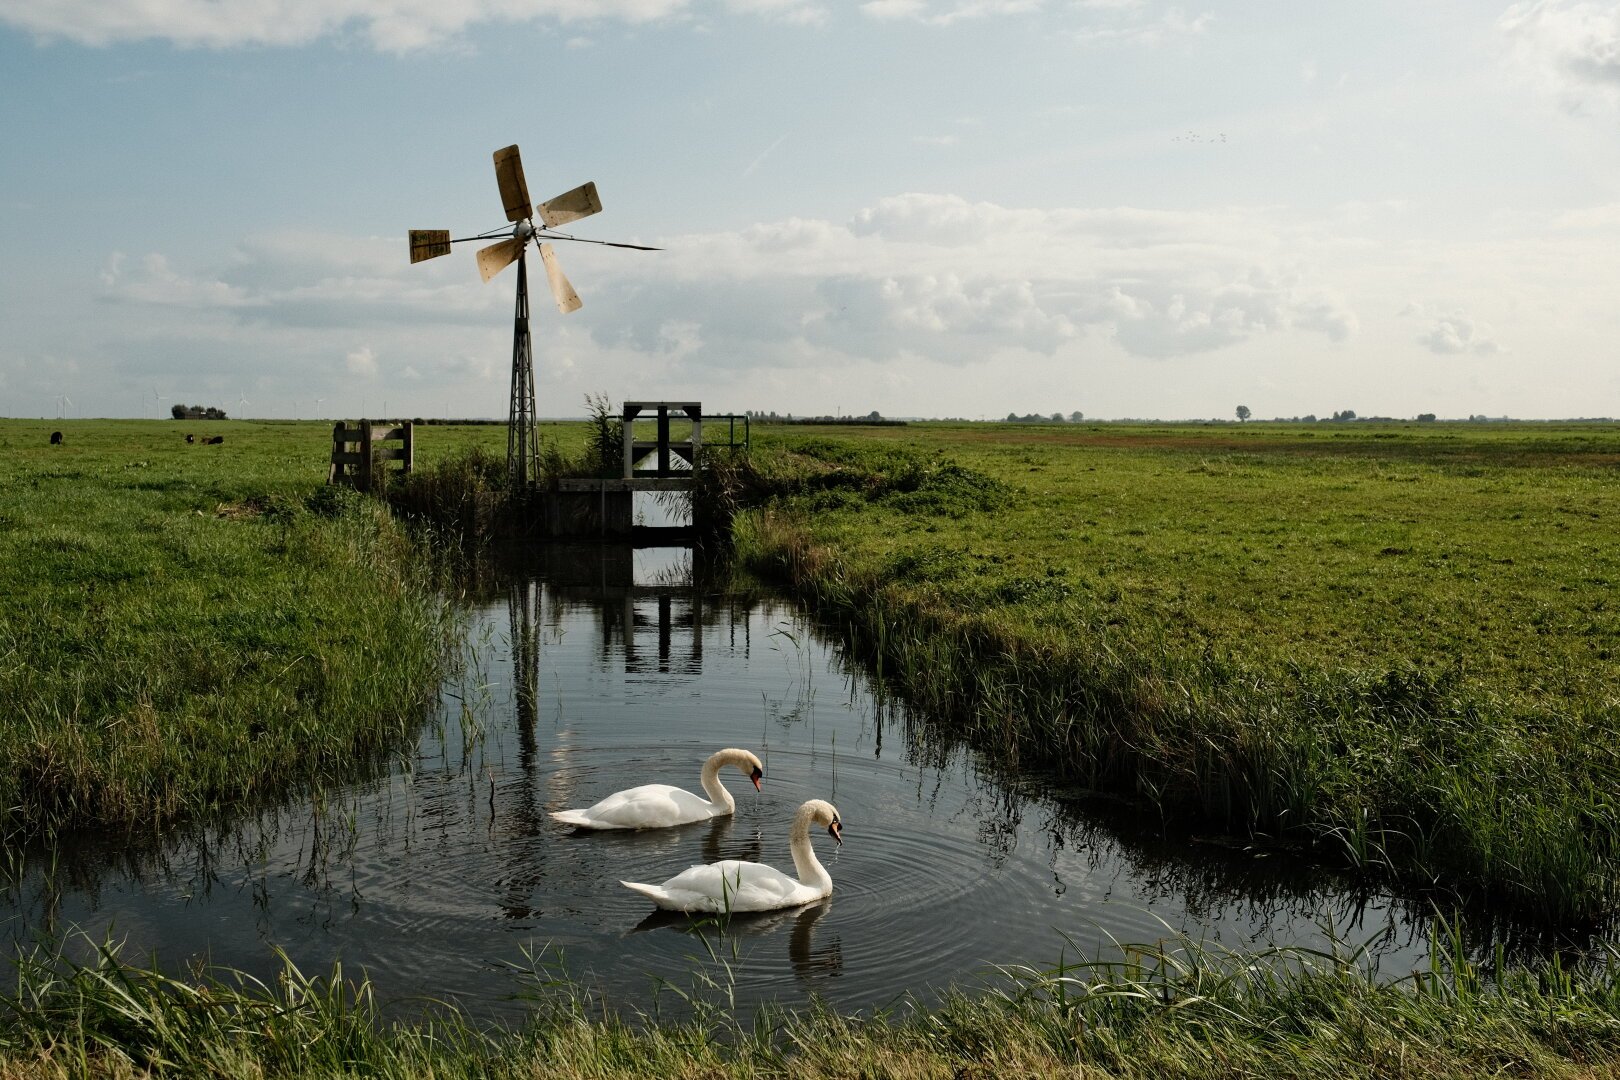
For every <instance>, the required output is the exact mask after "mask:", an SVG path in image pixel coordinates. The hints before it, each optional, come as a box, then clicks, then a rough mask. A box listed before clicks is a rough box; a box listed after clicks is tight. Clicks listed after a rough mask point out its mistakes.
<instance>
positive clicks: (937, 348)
mask: <svg viewBox="0 0 1620 1080" xmlns="http://www.w3.org/2000/svg"><path fill="white" fill-rule="evenodd" d="M662 244H663V246H665V247H667V248H668V249H670V250H669V251H668V252H667V253H666V254H663V255H658V256H653V257H651V258H634V259H625V258H614V257H606V258H604V257H603V256H602V255H601V253H599V252H595V251H592V253H591V255H590V256H589V259H590V261H589V262H588V263H586V264H585V265H584V267H581V266H578V265H576V264H575V262H574V261H573V260H572V259H568V257H567V256H565V259H566V260H567V261H569V263H570V276H571V277H572V278H573V280H574V283H575V285H576V287H577V288H579V289H580V292H581V295H582V296H583V297H584V298H585V302H586V307H585V309H584V310H583V311H582V312H581V313H580V314H579V315H577V316H570V317H569V319H568V320H567V321H566V325H567V326H568V327H570V328H571V332H573V333H584V334H585V335H586V336H587V338H588V339H589V340H591V341H594V342H595V343H596V344H597V345H598V346H599V347H601V348H607V349H619V350H629V351H630V352H633V353H639V354H642V355H646V356H649V357H656V358H658V359H659V360H660V361H661V362H673V363H679V364H686V365H701V366H709V367H714V366H719V367H729V366H735V365H739V364H757V363H761V362H769V361H770V358H771V357H778V358H780V357H788V356H803V355H805V354H806V352H807V351H808V352H814V353H817V354H818V355H823V354H824V355H825V358H826V359H827V360H828V361H829V362H832V363H835V364H836V363H841V362H848V361H852V360H857V359H858V360H862V361H878V362H883V361H891V360H894V359H896V358H900V357H906V356H926V357H929V358H931V359H933V360H935V361H937V362H941V363H947V364H967V363H972V362H975V361H977V360H980V359H982V358H983V357H984V356H985V355H986V354H987V353H988V352H989V351H990V350H992V349H995V348H1013V349H1019V350H1023V351H1024V352H1026V353H1029V354H1034V355H1043V356H1051V355H1053V354H1055V353H1056V352H1057V351H1058V350H1060V349H1062V348H1064V347H1065V346H1066V345H1067V344H1068V343H1071V342H1074V341H1076V340H1079V339H1082V338H1086V337H1088V336H1089V337H1093V338H1096V339H1099V340H1108V341H1112V342H1114V343H1115V344H1117V345H1118V346H1119V347H1120V348H1122V349H1123V350H1125V351H1126V352H1127V353H1130V354H1134V355H1136V356H1141V357H1151V358H1165V357H1175V356H1191V355H1196V354H1200V353H1205V352H1210V351H1212V350H1217V349H1221V348H1225V347H1228V346H1232V345H1237V344H1240V343H1243V342H1246V341H1251V340H1254V339H1257V338H1261V337H1264V336H1267V335H1272V334H1278V333H1285V332H1305V333H1311V334H1317V335H1321V336H1322V337H1324V338H1326V339H1327V340H1328V341H1332V342H1340V341H1344V340H1346V339H1347V338H1348V337H1350V336H1351V335H1352V334H1353V333H1354V332H1355V330H1356V328H1357V325H1358V321H1357V317H1356V315H1355V313H1354V312H1353V310H1352V309H1351V308H1350V306H1349V304H1348V303H1347V302H1346V301H1345V300H1343V299H1342V298H1341V297H1340V296H1339V294H1338V293H1337V292H1335V291H1334V290H1333V289H1332V288H1330V287H1329V286H1328V285H1327V284H1326V283H1324V282H1322V281H1318V280H1313V278H1312V275H1311V273H1310V272H1308V271H1306V270H1302V269H1300V267H1299V266H1298V265H1297V258H1298V255H1297V252H1298V251H1299V250H1301V249H1305V248H1308V247H1309V240H1308V238H1303V237H1301V236H1299V235H1296V234H1295V231H1294V230H1292V229H1291V228H1290V227H1287V226H1285V225H1282V224H1280V223H1278V222H1277V221H1273V220H1270V219H1268V217H1267V215H1266V214H1265V213H1264V212H1260V211H1251V210H1242V209H1237V210H1230V211H1219V212H1210V213H1177V212H1164V211H1150V210H1141V209H1136V208H1130V207H1122V208H1104V209H1085V208H1058V209H1033V208H1009V207H1003V206H998V205H996V204H993V203H984V202H979V203H974V202H969V201H968V200H965V199H962V198H959V197H957V196H953V195H940V194H930V193H915V194H909V195H900V196H894V197H892V198H886V199H881V200H879V201H877V202H876V203H874V204H873V205H871V206H869V207H866V208H864V209H862V210H861V211H859V212H858V213H856V214H855V215H854V216H853V217H852V219H851V220H850V221H849V222H848V223H846V224H838V223H835V222H829V221H823V220H815V219H805V218H789V219H785V220H781V221H775V222H767V223H760V224H756V225H753V226H749V227H747V228H744V229H741V230H738V231H735V232H722V233H707V234H696V235H688V236H680V237H671V238H665V239H664V240H663V241H662ZM399 248H400V244H399V243H397V242H395V241H392V240H379V239H367V240H355V239H350V238H343V237H331V236H312V235H279V236H262V237H252V238H249V239H247V240H244V241H243V242H242V243H241V244H240V245H239V246H238V247H237V248H236V249H235V251H234V252H233V253H232V255H231V257H230V259H229V260H228V262H227V264H226V265H225V266H223V267H221V268H219V269H218V270H216V271H214V272H211V273H199V274H196V275H194V276H192V277H187V276H184V275H181V274H178V273H175V272H174V271H173V270H172V269H171V268H170V267H169V266H168V264H167V263H166V262H165V261H164V260H163V259H162V258H161V257H159V256H150V257H148V258H147V259H145V260H141V261H139V262H138V263H136V264H135V265H134V266H133V267H131V266H130V265H128V261H127V260H123V259H117V260H114V261H113V262H111V263H109V270H108V272H107V275H106V278H105V284H106V292H105V293H104V296H105V297H106V298H108V299H113V300H117V301H120V302H124V303H129V304H144V305H148V306H158V305H163V306H168V307H189V308H191V309H193V310H195V311H196V312H197V313H198V314H199V316H203V315H206V316H208V317H210V318H213V319H214V320H216V321H220V320H222V321H223V323H226V324H232V323H234V324H237V325H246V324H249V323H251V324H252V325H255V326H264V327H275V328H281V329H284V330H289V331H291V330H297V331H304V330H308V331H312V332H327V333H334V334H343V335H357V334H365V335H367V337H369V338H370V339H371V340H373V341H375V340H377V335H379V334H382V333H385V332H388V331H389V330H390V329H396V330H397V328H400V327H418V328H428V327H432V326H434V325H443V326H446V327H450V326H454V327H460V328H463V329H464V330H466V331H469V332H480V333H482V332H490V328H491V327H496V326H497V325H498V324H499V323H500V322H501V320H500V317H499V314H498V313H499V312H500V311H502V310H504V309H505V308H506V307H507V306H508V305H510V303H511V295H512V294H511V275H507V276H506V277H504V278H499V279H497V281H496V282H495V283H494V284H491V285H488V286H484V285H481V284H480V283H479V282H478V280H477V277H476V275H475V274H473V273H472V272H471V267H470V265H468V264H469V262H470V260H469V259H468V258H467V257H465V256H464V255H458V256H453V257H451V258H446V259H442V260H437V261H435V262H434V263H432V264H424V265H419V266H408V265H406V263H405V260H404V258H403V253H402V252H401V251H400V250H399ZM569 254H570V255H574V254H576V253H569ZM577 255H578V256H579V257H580V258H586V256H585V254H584V253H583V252H579V253H577ZM598 311H602V312H612V313H613V315H612V317H611V318H608V317H605V316H604V317H602V318H600V319H599V318H598V316H597V312H598ZM540 317H542V318H549V314H548V313H545V312H542V313H541V314H540ZM350 340H353V337H352V336H350ZM368 348H369V347H368ZM405 362H415V363H417V365H418V369H419V370H427V361H426V358H424V357H416V356H403V357H402V363H405ZM348 364H349V369H350V370H351V371H352V372H353V373H355V374H360V375H370V374H373V373H375V371H376V361H375V356H374V354H372V353H371V352H369V351H361V352H357V353H350V354H349V357H348Z"/></svg>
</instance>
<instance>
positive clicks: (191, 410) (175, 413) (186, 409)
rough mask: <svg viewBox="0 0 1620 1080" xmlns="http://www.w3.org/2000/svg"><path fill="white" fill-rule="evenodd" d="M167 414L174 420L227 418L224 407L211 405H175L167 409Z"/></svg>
mask: <svg viewBox="0 0 1620 1080" xmlns="http://www.w3.org/2000/svg"><path fill="white" fill-rule="evenodd" d="M169 415H170V416H172V417H174V418H175V419H176V420H228V419H230V417H228V416H226V415H225V410H224V409H218V408H215V407H214V406H212V405H208V406H203V405H175V406H174V407H172V408H171V409H169Z"/></svg>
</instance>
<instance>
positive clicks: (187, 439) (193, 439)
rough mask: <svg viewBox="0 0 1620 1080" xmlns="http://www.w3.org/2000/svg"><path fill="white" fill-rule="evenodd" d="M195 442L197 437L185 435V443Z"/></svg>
mask: <svg viewBox="0 0 1620 1080" xmlns="http://www.w3.org/2000/svg"><path fill="white" fill-rule="evenodd" d="M196 441H197V436H195V435H187V436H186V442H187V443H194V442H196Z"/></svg>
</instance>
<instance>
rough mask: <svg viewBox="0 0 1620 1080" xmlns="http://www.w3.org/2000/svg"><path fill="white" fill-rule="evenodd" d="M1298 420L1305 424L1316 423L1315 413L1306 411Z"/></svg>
mask: <svg viewBox="0 0 1620 1080" xmlns="http://www.w3.org/2000/svg"><path fill="white" fill-rule="evenodd" d="M1300 420H1301V421H1303V422H1304V423H1307V424H1314V423H1316V414H1315V413H1306V414H1305V415H1304V416H1302V417H1300Z"/></svg>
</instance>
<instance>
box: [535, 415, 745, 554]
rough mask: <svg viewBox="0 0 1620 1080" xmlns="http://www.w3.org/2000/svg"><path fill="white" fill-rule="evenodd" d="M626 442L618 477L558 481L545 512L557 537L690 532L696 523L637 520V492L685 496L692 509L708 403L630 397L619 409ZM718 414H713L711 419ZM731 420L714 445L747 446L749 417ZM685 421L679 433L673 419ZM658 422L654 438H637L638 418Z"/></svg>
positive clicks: (644, 537)
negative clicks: (654, 523)
mask: <svg viewBox="0 0 1620 1080" xmlns="http://www.w3.org/2000/svg"><path fill="white" fill-rule="evenodd" d="M619 419H620V428H621V437H622V443H623V458H622V469H621V472H620V475H618V476H613V477H585V478H568V479H563V480H559V481H558V482H557V489H556V491H555V492H553V493H550V497H549V499H548V500H547V506H546V511H545V517H546V520H545V532H546V534H547V535H549V536H552V537H557V538H572V539H590V538H605V539H616V540H625V539H628V540H632V541H636V540H646V541H649V542H651V541H655V540H659V539H669V538H676V537H679V536H680V535H682V534H685V535H690V534H691V533H692V531H693V528H694V526H695V524H696V523H695V522H694V523H690V524H688V525H686V526H662V527H656V526H655V527H645V526H640V525H638V524H637V523H636V520H635V497H636V495H637V494H638V493H641V492H668V493H671V494H673V495H677V496H679V495H685V496H686V503H687V506H688V507H690V508H691V510H692V512H693V513H694V514H695V513H698V512H699V509H700V508H698V507H696V506H695V505H693V503H692V499H691V496H692V493H693V491H694V489H695V487H696V476H697V472H698V470H699V469H701V468H702V462H703V450H704V443H703V421H704V416H703V404H702V402H697V401H627V402H625V403H624V408H623V411H622V413H621V414H620V418H619ZM711 419H714V418H711ZM718 419H724V420H727V421H729V422H730V426H729V429H728V431H727V437H726V439H725V441H723V442H717V443H715V444H714V445H713V446H712V449H724V448H732V449H735V448H737V447H739V446H743V447H746V446H747V444H748V443H747V440H748V427H747V423H748V422H747V418H746V417H735V416H730V415H727V416H724V417H720V418H718ZM738 419H741V420H742V421H743V441H742V442H741V443H738V442H737V438H736V421H737V420H738ZM679 420H684V421H685V422H687V424H688V425H689V430H688V431H687V432H686V433H685V435H684V437H681V438H677V437H675V433H674V429H673V427H672V421H679ZM638 422H640V423H641V424H643V425H645V424H648V423H652V424H654V425H656V426H655V430H654V437H653V438H651V439H647V438H641V437H638V435H639V433H638V430H637V426H636V425H637V423H638Z"/></svg>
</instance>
